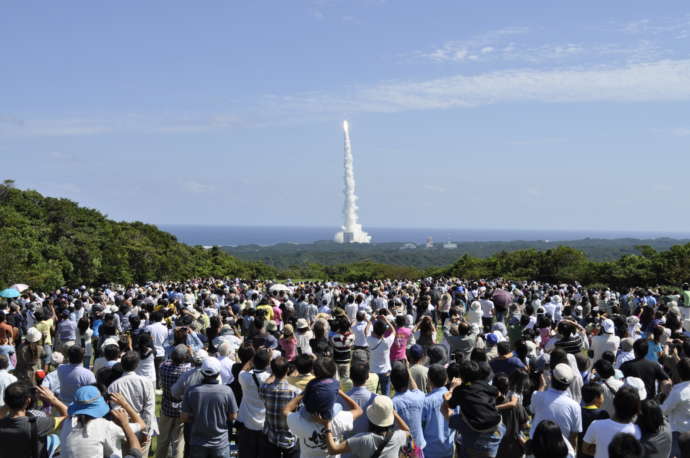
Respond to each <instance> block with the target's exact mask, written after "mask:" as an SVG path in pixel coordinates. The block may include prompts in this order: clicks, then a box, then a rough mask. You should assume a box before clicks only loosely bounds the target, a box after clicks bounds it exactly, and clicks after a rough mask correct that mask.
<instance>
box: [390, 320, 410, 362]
mask: <svg viewBox="0 0 690 458" xmlns="http://www.w3.org/2000/svg"><path fill="white" fill-rule="evenodd" d="M411 336H412V331H411V330H410V329H409V328H399V329H398V330H396V331H395V340H394V341H393V345H391V361H398V360H401V359H407V355H406V353H405V352H406V350H407V343H408V342H409V341H410V337H411Z"/></svg>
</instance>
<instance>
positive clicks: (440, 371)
mask: <svg viewBox="0 0 690 458" xmlns="http://www.w3.org/2000/svg"><path fill="white" fill-rule="evenodd" d="M428 377H429V383H430V384H431V386H432V387H434V388H441V387H442V386H445V384H446V382H447V381H448V374H447V372H446V368H445V367H443V365H441V364H432V365H431V366H429V372H428Z"/></svg>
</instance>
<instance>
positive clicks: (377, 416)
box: [367, 396, 394, 428]
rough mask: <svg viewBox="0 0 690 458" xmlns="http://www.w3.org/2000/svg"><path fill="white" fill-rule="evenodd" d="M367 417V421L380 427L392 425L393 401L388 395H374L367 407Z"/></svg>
mask: <svg viewBox="0 0 690 458" xmlns="http://www.w3.org/2000/svg"><path fill="white" fill-rule="evenodd" d="M367 418H368V419H369V421H370V422H371V423H372V424H374V425H376V426H380V427H382V428H387V427H389V426H392V425H393V421H394V417H393V401H391V398H389V397H388V396H376V397H375V398H374V401H373V402H372V403H371V405H370V406H369V407H367Z"/></svg>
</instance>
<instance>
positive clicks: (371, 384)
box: [340, 372, 379, 393]
mask: <svg viewBox="0 0 690 458" xmlns="http://www.w3.org/2000/svg"><path fill="white" fill-rule="evenodd" d="M378 385H379V376H378V375H376V374H374V373H373V372H369V378H368V379H367V382H366V383H365V384H364V388H366V389H367V390H369V391H371V392H372V393H376V388H378ZM353 386H354V385H353V383H352V380H350V379H349V378H348V379H340V389H341V390H343V391H344V392H346V393H347V392H348V391H350V390H351V389H352V387H353Z"/></svg>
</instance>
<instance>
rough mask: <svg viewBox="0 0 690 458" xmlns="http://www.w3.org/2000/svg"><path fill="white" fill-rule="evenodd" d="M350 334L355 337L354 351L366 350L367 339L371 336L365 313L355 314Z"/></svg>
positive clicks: (367, 345) (367, 347)
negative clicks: (355, 318)
mask: <svg viewBox="0 0 690 458" xmlns="http://www.w3.org/2000/svg"><path fill="white" fill-rule="evenodd" d="M352 333H353V334H354V335H355V341H354V343H353V344H352V345H353V347H354V348H355V349H356V350H365V349H366V350H368V349H369V343H368V342H367V338H368V337H369V336H370V335H371V321H367V315H366V313H364V312H357V322H356V323H355V325H354V326H352Z"/></svg>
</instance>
